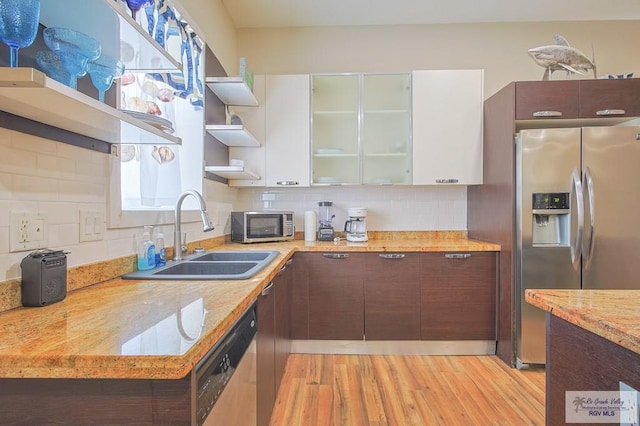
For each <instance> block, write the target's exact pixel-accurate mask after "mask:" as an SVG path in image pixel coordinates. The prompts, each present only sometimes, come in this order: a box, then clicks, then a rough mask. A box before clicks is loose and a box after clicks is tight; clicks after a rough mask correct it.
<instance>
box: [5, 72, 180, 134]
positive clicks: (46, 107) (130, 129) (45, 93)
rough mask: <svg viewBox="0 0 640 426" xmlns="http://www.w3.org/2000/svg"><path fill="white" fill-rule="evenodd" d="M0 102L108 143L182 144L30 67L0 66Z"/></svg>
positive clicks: (33, 117)
mask: <svg viewBox="0 0 640 426" xmlns="http://www.w3.org/2000/svg"><path fill="white" fill-rule="evenodd" d="M0 104H1V105H2V110H3V111H6V112H9V113H11V114H14V115H17V116H20V117H24V118H28V119H30V120H33V121H37V122H40V123H44V124H48V125H50V126H53V127H57V128H60V129H64V130H67V131H70V132H73V133H77V134H80V135H83V136H88V137H91V138H95V139H98V140H101V141H104V142H108V143H111V144H121V143H128V144H131V143H133V144H165V145H166V144H178V145H181V144H182V139H180V138H179V137H176V136H173V135H171V134H169V133H166V132H164V131H162V130H160V129H158V128H156V127H154V126H152V125H150V124H148V123H145V122H143V121H140V120H138V119H136V118H133V117H131V116H129V115H127V114H125V113H123V112H121V111H118V110H117V109H115V108H112V107H111V106H109V105H105V104H104V103H102V102H99V101H97V100H95V99H93V98H92V97H90V96H87V95H85V94H84V93H81V92H78V91H76V90H74V89H71V88H70V87H67V86H65V85H64V84H62V83H59V82H57V81H55V80H53V79H50V78H49V77H47V76H46V75H45V74H44V73H42V72H40V71H38V70H36V69H34V68H26V67H19V68H6V67H5V68H0Z"/></svg>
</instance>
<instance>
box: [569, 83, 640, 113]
mask: <svg viewBox="0 0 640 426" xmlns="http://www.w3.org/2000/svg"><path fill="white" fill-rule="evenodd" d="M638 115H640V79H638V78H628V79H617V80H581V81H580V117H582V118H602V117H635V116H638Z"/></svg>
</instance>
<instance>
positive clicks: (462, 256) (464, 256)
mask: <svg viewBox="0 0 640 426" xmlns="http://www.w3.org/2000/svg"><path fill="white" fill-rule="evenodd" d="M444 257H446V258H447V259H468V258H470V257H471V253H447V254H445V255H444Z"/></svg>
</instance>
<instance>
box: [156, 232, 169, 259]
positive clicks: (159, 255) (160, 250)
mask: <svg viewBox="0 0 640 426" xmlns="http://www.w3.org/2000/svg"><path fill="white" fill-rule="evenodd" d="M155 250H156V266H164V265H166V264H167V251H166V249H165V247H164V234H163V233H162V232H158V233H157V234H156V248H155Z"/></svg>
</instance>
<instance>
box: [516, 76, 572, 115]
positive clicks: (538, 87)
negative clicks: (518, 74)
mask: <svg viewBox="0 0 640 426" xmlns="http://www.w3.org/2000/svg"><path fill="white" fill-rule="evenodd" d="M579 105H580V86H579V82H578V80H574V81H523V82H518V83H516V120H535V119H549V118H578V114H579Z"/></svg>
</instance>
